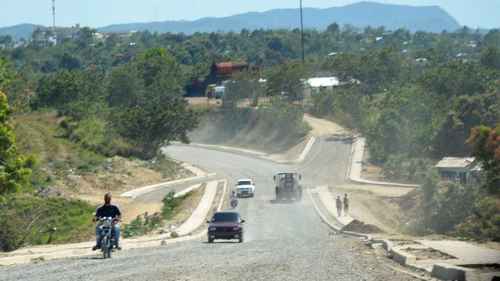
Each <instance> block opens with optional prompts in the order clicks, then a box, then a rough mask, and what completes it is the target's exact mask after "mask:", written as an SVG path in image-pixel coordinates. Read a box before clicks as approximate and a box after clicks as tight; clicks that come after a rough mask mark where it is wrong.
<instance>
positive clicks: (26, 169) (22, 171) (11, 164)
mask: <svg viewBox="0 0 500 281" xmlns="http://www.w3.org/2000/svg"><path fill="white" fill-rule="evenodd" d="M9 114H10V109H9V105H8V103H7V96H6V95H5V94H4V93H3V92H1V91H0V196H2V195H6V194H9V193H15V192H17V191H19V190H21V189H26V188H28V187H29V185H30V177H31V168H32V167H33V166H34V159H33V158H30V157H25V156H23V155H20V154H19V153H18V152H17V147H16V137H15V135H14V132H13V131H12V128H11V126H10V124H9V122H8V119H9Z"/></svg>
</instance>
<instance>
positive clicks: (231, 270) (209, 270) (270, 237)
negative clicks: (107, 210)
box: [0, 139, 417, 281]
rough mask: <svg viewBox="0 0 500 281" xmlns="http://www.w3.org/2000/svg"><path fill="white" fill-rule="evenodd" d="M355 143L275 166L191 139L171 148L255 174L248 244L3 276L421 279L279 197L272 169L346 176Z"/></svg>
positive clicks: (329, 178)
mask: <svg viewBox="0 0 500 281" xmlns="http://www.w3.org/2000/svg"><path fill="white" fill-rule="evenodd" d="M349 149H350V147H349V145H347V144H343V143H339V142H328V141H326V140H325V139H320V140H319V141H318V142H317V143H316V144H315V146H314V147H313V149H312V150H311V152H310V154H309V155H308V157H307V158H306V161H305V162H304V163H303V164H300V165H298V166H287V165H277V164H275V163H272V162H269V161H265V160H262V159H257V158H251V157H248V156H241V155H236V154H231V153H225V152H219V151H211V150H206V149H202V148H194V147H187V146H173V147H170V148H169V149H168V153H169V154H170V155H171V156H172V157H174V158H176V159H179V160H182V161H187V162H190V163H193V164H195V165H198V166H200V167H202V168H204V169H206V170H209V171H213V172H216V173H217V174H218V175H220V176H224V177H227V178H228V179H229V184H230V185H231V184H234V182H235V180H236V179H237V178H240V177H249V178H253V179H254V180H255V182H256V188H257V189H256V192H257V193H256V197H255V198H253V199H246V200H240V206H239V207H238V209H239V211H240V212H241V214H242V216H243V217H244V218H245V219H246V221H247V224H246V228H245V231H246V232H245V239H246V241H245V243H243V244H238V243H216V244H208V243H205V242H204V241H191V242H186V243H180V244H176V245H171V246H164V247H159V248H155V249H138V250H130V251H123V252H121V253H119V254H117V255H115V256H114V258H113V259H112V260H108V261H102V260H100V259H97V258H96V259H89V258H80V259H67V260H59V261H50V262H47V263H41V264H37V265H22V266H16V267H7V268H0V280H19V281H21V280H51V281H53V280H99V281H104V280H214V281H215V280H266V281H268V280H337V281H343V280H417V279H414V278H413V277H409V276H407V275H404V274H401V273H399V272H395V271H393V270H392V269H390V268H389V267H388V265H389V263H390V261H388V260H386V259H385V258H379V257H377V256H375V255H374V254H373V253H372V252H371V251H370V250H369V248H367V247H366V246H364V245H363V244H362V243H361V242H360V241H358V240H356V239H353V238H348V237H343V236H341V235H334V234H332V232H331V230H330V229H328V228H327V227H326V226H325V225H324V224H322V223H321V222H320V220H319V218H318V216H317V214H316V213H315V212H314V210H313V208H312V206H311V204H312V203H311V202H310V201H309V199H308V198H307V197H304V200H303V202H300V203H296V204H278V203H273V202H272V200H273V198H274V193H273V192H274V187H273V181H272V176H273V174H274V173H276V172H280V171H297V172H301V173H302V174H303V177H304V185H305V186H309V187H312V186H317V185H322V184H340V183H342V182H343V181H344V175H345V167H346V166H347V165H346V164H347V163H346V162H347V159H348V155H349Z"/></svg>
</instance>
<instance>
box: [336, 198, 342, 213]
mask: <svg viewBox="0 0 500 281" xmlns="http://www.w3.org/2000/svg"><path fill="white" fill-rule="evenodd" d="M335 205H336V206H337V214H338V216H339V217H340V216H342V199H340V196H337V200H336V202H335Z"/></svg>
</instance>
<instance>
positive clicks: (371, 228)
mask: <svg viewBox="0 0 500 281" xmlns="http://www.w3.org/2000/svg"><path fill="white" fill-rule="evenodd" d="M342 230H344V231H352V232H359V233H367V234H369V233H384V231H383V230H382V229H380V228H379V227H378V226H376V225H372V224H366V223H364V222H362V221H358V220H353V221H352V222H351V223H349V224H348V225H346V226H345V227H344V228H342Z"/></svg>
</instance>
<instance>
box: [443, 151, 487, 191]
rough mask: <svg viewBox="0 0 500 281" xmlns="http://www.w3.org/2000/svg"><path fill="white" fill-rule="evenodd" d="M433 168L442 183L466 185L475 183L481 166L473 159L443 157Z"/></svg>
mask: <svg viewBox="0 0 500 281" xmlns="http://www.w3.org/2000/svg"><path fill="white" fill-rule="evenodd" d="M435 168H436V169H437V170H438V173H439V176H440V177H441V180H443V181H453V182H458V183H460V184H464V185H468V184H474V183H476V182H477V179H478V176H479V172H480V171H481V166H480V165H479V164H478V163H477V161H476V159H475V158H474V157H464V158H460V157H444V158H443V159H441V161H439V162H438V163H437V164H436V166H435Z"/></svg>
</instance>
